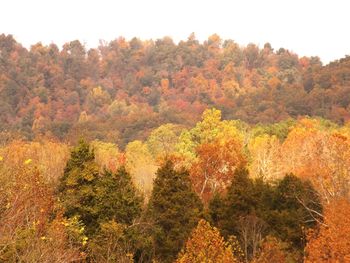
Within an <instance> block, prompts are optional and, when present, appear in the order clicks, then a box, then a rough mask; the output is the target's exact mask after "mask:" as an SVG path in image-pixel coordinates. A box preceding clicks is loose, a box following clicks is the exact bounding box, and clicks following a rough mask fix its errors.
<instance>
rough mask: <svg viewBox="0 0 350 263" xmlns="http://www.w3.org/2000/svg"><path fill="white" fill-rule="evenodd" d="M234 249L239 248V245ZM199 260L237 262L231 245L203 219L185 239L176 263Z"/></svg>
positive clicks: (193, 262) (225, 262)
mask: <svg viewBox="0 0 350 263" xmlns="http://www.w3.org/2000/svg"><path fill="white" fill-rule="evenodd" d="M236 249H238V250H239V247H237V248H236ZM196 262H198V263H201V262H222V263H234V262H239V261H238V260H237V259H236V258H234V256H233V250H232V247H231V246H230V245H229V244H228V243H227V242H225V241H224V238H223V237H221V235H220V232H219V230H218V229H217V228H215V227H211V226H210V224H209V223H208V222H206V221H205V220H203V219H202V220H200V221H199V223H198V226H197V227H196V228H195V229H194V230H193V232H192V234H191V237H190V238H189V239H188V240H187V242H186V246H185V248H184V249H183V250H182V251H181V253H180V254H179V256H178V259H177V260H176V263H196Z"/></svg>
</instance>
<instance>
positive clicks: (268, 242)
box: [252, 236, 288, 263]
mask: <svg viewBox="0 0 350 263" xmlns="http://www.w3.org/2000/svg"><path fill="white" fill-rule="evenodd" d="M287 248H288V245H287V244H286V243H283V242H282V241H281V240H279V239H277V238H275V237H272V236H267V237H266V239H265V240H264V243H263V244H262V246H261V251H260V254H259V256H258V257H257V258H255V259H254V260H253V261H252V263H270V262H274V263H286V262H288V261H287V253H286V251H285V250H286V249H287Z"/></svg>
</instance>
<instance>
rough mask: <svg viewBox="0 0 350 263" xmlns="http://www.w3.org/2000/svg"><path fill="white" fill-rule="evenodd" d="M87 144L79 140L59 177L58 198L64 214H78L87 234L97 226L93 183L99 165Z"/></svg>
mask: <svg viewBox="0 0 350 263" xmlns="http://www.w3.org/2000/svg"><path fill="white" fill-rule="evenodd" d="M94 159H95V156H94V153H93V151H92V150H91V149H90V147H89V144H88V143H86V142H85V141H84V140H80V141H79V145H78V146H76V147H75V148H74V149H73V150H72V152H71V157H70V159H69V160H68V162H67V166H66V168H65V169H64V174H63V177H62V178H61V179H60V185H59V188H58V189H59V192H60V200H61V202H62V204H63V207H64V209H65V216H67V217H69V218H71V217H74V216H78V217H79V219H80V220H81V221H82V222H83V223H84V225H85V226H86V228H87V229H86V230H87V234H91V233H93V232H94V230H96V229H97V228H98V223H97V219H98V211H97V210H96V209H94V208H95V204H96V201H97V200H96V193H95V185H96V183H97V181H98V179H99V167H98V165H97V164H96V163H95V161H94Z"/></svg>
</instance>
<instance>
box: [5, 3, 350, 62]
mask: <svg viewBox="0 0 350 263" xmlns="http://www.w3.org/2000/svg"><path fill="white" fill-rule="evenodd" d="M0 9H1V15H0V34H1V33H5V34H12V35H13V36H14V37H15V38H16V40H17V41H19V42H20V43H22V44H23V45H24V46H26V47H30V45H32V44H35V43H37V42H39V41H40V42H42V43H43V44H50V43H51V42H54V43H56V44H57V45H59V46H61V45H62V44H63V43H65V42H68V41H71V40H75V39H79V40H80V41H82V42H83V43H85V44H86V46H87V47H97V46H98V43H99V40H100V39H103V40H106V41H110V40H112V39H115V38H117V37H119V36H124V37H125V38H127V39H131V38H132V37H135V36H136V37H138V38H141V39H143V40H144V39H150V38H152V39H157V38H161V37H163V36H171V37H172V38H173V39H174V40H175V41H176V42H178V41H179V40H182V39H184V40H185V39H187V37H188V36H189V35H190V34H191V33H192V32H194V33H195V35H196V37H197V39H199V40H200V41H203V40H205V39H207V38H208V36H210V35H212V34H213V33H217V34H219V35H220V36H221V38H222V39H233V40H235V41H236V42H237V43H238V44H240V45H246V44H248V43H250V42H252V43H255V44H257V45H259V46H260V47H262V46H263V45H264V43H266V42H270V43H271V45H272V47H273V48H275V49H278V48H280V47H284V48H287V49H290V50H292V51H293V52H295V53H297V54H299V55H300V56H304V55H306V56H319V57H320V58H321V59H322V61H323V62H324V63H327V62H329V61H331V60H334V59H338V58H342V57H344V56H345V55H346V54H350V34H349V33H350V15H349V12H350V1H348V0H318V1H317V0H214V1H206V0H173V1H168V0H123V1H117V0H85V1H83V0H0Z"/></svg>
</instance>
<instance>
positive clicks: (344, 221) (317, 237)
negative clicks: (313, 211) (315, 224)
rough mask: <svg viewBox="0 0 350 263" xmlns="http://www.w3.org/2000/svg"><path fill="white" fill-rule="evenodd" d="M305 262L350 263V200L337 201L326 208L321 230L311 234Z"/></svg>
mask: <svg viewBox="0 0 350 263" xmlns="http://www.w3.org/2000/svg"><path fill="white" fill-rule="evenodd" d="M305 262H306V263H313V262H319V263H322V262H350V202H349V200H347V199H339V200H335V201H333V202H331V203H330V204H329V205H327V206H326V208H325V211H324V222H323V223H322V224H321V225H320V227H319V230H318V231H317V232H312V233H309V236H308V243H307V245H306V260H305Z"/></svg>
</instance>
